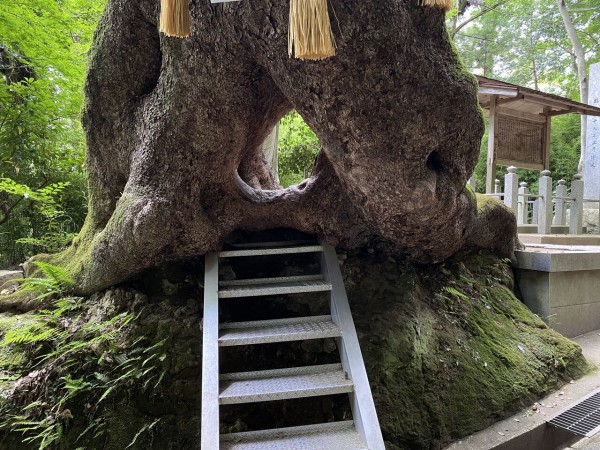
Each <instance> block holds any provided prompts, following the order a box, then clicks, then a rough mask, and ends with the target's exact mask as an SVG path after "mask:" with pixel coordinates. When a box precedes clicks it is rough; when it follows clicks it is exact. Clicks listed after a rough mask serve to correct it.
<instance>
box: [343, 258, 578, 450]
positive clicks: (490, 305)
mask: <svg viewBox="0 0 600 450" xmlns="http://www.w3.org/2000/svg"><path fill="white" fill-rule="evenodd" d="M356 264H357V265H358V266H359V268H358V269H356V268H353V267H352V266H353V265H356ZM344 270H345V271H347V272H348V273H353V274H355V273H362V274H363V278H361V279H359V280H357V279H356V277H355V276H354V277H353V281H354V286H353V287H352V288H351V289H350V290H349V296H350V298H351V300H352V309H353V313H354V317H355V320H356V326H357V328H358V329H359V330H360V331H361V336H363V339H362V340H361V345H362V347H363V353H364V354H365V355H367V356H366V358H367V370H368V373H369V377H370V380H371V383H372V389H373V392H374V395H375V399H376V403H377V406H378V413H379V417H380V422H381V423H382V427H383V430H384V436H385V438H386V441H387V443H386V444H387V448H390V449H400V448H403V449H404V448H410V449H421V448H423V449H425V448H437V447H439V446H442V445H444V444H445V443H447V442H448V441H449V440H451V439H456V438H459V437H462V436H465V435H467V434H469V433H472V432H474V431H476V430H479V429H481V428H484V427H486V426H488V425H489V424H491V423H492V422H493V421H495V420H498V419H499V418H502V417H504V416H505V415H506V414H508V413H509V412H511V411H515V410H516V409H518V408H519V407H521V406H523V405H525V404H527V402H529V401H532V400H533V399H537V398H539V397H540V396H541V395H543V394H544V393H547V392H549V391H551V390H553V389H556V388H557V387H558V386H560V384H561V383H563V382H565V381H566V380H570V379H572V378H575V377H578V376H580V375H582V374H583V373H584V372H585V371H586V370H588V366H587V363H586V361H585V360H584V358H583V357H582V355H581V349H580V348H579V346H578V345H577V344H575V343H573V342H571V341H569V340H568V339H566V338H564V337H562V336H560V335H559V334H558V333H556V332H554V331H553V330H550V329H549V328H548V327H547V326H546V325H545V324H544V322H543V321H542V320H541V319H540V318H539V317H537V316H535V315H534V314H532V313H531V311H529V310H528V309H527V308H526V307H525V306H524V305H523V303H522V302H520V301H519V300H518V299H517V298H516V297H515V295H514V294H513V292H512V290H511V287H512V272H511V268H510V266H509V265H508V264H506V263H505V262H503V261H500V260H499V259H497V258H495V257H493V256H491V255H489V254H488V253H486V252H481V253H477V254H472V255H469V256H468V257H467V258H466V259H464V260H462V261H457V260H453V261H448V262H447V263H445V264H444V265H442V266H437V267H431V266H430V267H427V268H421V269H418V270H416V271H414V270H413V269H411V268H408V267H406V268H401V267H397V268H395V269H393V268H390V267H389V266H388V265H384V266H380V265H369V266H364V262H359V261H356V260H348V261H347V262H346V264H345V266H344Z"/></svg>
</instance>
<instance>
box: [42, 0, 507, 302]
mask: <svg viewBox="0 0 600 450" xmlns="http://www.w3.org/2000/svg"><path fill="white" fill-rule="evenodd" d="M159 3H160V2H159V1H158V0H109V2H108V5H107V8H106V11H105V14H104V16H103V18H102V20H101V22H100V25H99V27H98V30H97V32H96V37H95V44H94V47H93V50H92V52H91V64H90V69H89V74H88V79H87V83H86V88H85V94H86V99H87V101H86V105H85V110H84V114H83V121H84V127H85V130H86V133H87V146H88V151H87V166H88V170H89V184H90V210H89V215H88V217H87V220H86V224H85V226H84V229H83V230H82V231H81V233H80V235H79V236H78V237H77V238H76V240H75V241H74V243H73V245H72V247H71V248H70V249H68V250H67V251H66V252H64V253H63V254H61V255H60V256H59V257H58V258H55V259H54V261H55V262H58V263H60V264H62V265H64V266H66V267H67V268H68V269H69V271H70V272H71V273H72V274H73V275H74V276H75V279H76V281H77V286H78V291H80V293H91V292H94V291H97V290H100V289H102V288H105V287H107V286H110V285H113V284H116V283H119V282H121V281H123V280H125V279H127V278H128V277H130V276H131V275H133V274H134V273H136V272H140V271H142V270H143V269H145V268H148V267H150V266H154V265H156V264H159V263H161V262H164V261H168V260H178V259H183V258H188V257H190V256H194V255H202V254H205V253H207V252H209V251H215V250H217V249H219V248H220V247H221V246H222V244H223V242H224V240H225V238H226V237H227V236H228V235H229V234H230V233H231V232H233V231H235V230H237V229H244V230H259V229H268V228H277V227H290V228H296V229H299V230H302V231H305V232H309V233H313V234H317V235H319V236H320V237H321V238H324V239H326V240H327V241H328V242H330V243H332V244H335V245H340V246H342V247H346V248H353V247H359V246H362V245H365V244H367V243H369V242H373V241H374V240H376V241H377V242H383V243H385V245H384V246H385V248H386V249H387V251H390V252H396V253H400V252H403V253H407V254H409V255H410V256H411V257H412V258H413V259H414V260H416V261H418V262H425V263H428V262H435V261H441V260H444V259H446V258H448V257H449V256H451V255H452V254H454V253H455V252H456V251H457V250H458V249H460V248H461V247H462V246H463V245H464V244H465V242H467V241H468V237H469V236H468V235H469V234H470V230H471V229H472V228H473V224H474V223H475V219H476V215H477V212H476V208H475V198H474V196H473V195H471V194H469V193H468V192H467V191H466V190H465V183H466V181H467V179H468V177H469V176H470V175H471V173H472V171H473V168H474V166H475V163H476V161H477V156H478V154H479V145H480V139H481V136H482V133H483V120H482V117H481V113H480V110H479V107H478V104H477V99H476V83H475V81H474V79H473V77H471V76H470V75H469V74H468V73H466V72H465V70H464V69H463V67H462V66H461V64H460V62H459V61H458V59H457V56H456V54H455V53H454V51H453V49H452V46H451V43H450V41H449V38H448V35H447V32H446V29H445V26H444V14H443V12H442V11H441V10H439V9H435V8H428V7H422V6H420V5H419V4H418V3H419V2H418V1H416V0H414V1H412V0H393V1H378V0H360V1H358V0H333V1H331V2H329V4H330V16H331V18H332V26H333V32H334V35H335V39H336V43H337V55H336V56H335V57H333V58H330V59H327V60H323V61H300V60H296V59H290V58H288V54H287V32H288V14H289V11H288V8H289V5H288V3H287V2H283V1H279V0H252V1H249V0H244V1H241V2H232V3H224V4H214V5H211V4H210V3H209V2H208V1H204V0H203V1H199V0H193V1H192V2H191V3H190V10H191V15H192V36H191V37H190V38H189V39H178V38H169V37H165V36H163V35H160V34H159V32H158V27H157V23H158V17H159ZM291 108H296V109H297V110H298V112H299V113H300V114H301V115H302V117H303V118H304V119H305V120H306V122H307V123H308V124H309V125H310V127H311V128H312V129H313V130H314V131H315V133H316V134H317V136H318V137H319V139H320V140H321V143H322V145H323V149H322V151H321V152H320V153H319V156H318V158H317V161H316V164H315V167H314V169H313V173H312V176H311V177H309V178H308V179H307V180H305V181H304V182H302V183H301V184H299V185H298V186H292V187H290V188H287V189H280V188H279V186H278V185H277V183H276V182H275V181H274V179H273V177H272V176H271V174H270V173H269V170H268V167H267V166H266V165H265V161H264V158H263V156H262V151H261V144H262V142H263V140H264V139H265V137H266V136H267V135H268V133H269V131H270V130H271V129H272V128H273V126H274V125H275V124H276V123H277V121H278V120H279V119H280V118H281V117H282V116H283V115H284V114H285V113H286V112H288V111H289V110H290V109H291ZM502 211H504V210H502ZM500 214H501V215H502V214H504V216H503V217H504V218H505V219H506V220H505V222H506V223H510V222H511V220H512V221H513V222H514V219H512V218H511V216H510V214H508V215H506V214H505V213H504V212H501V213H500ZM513 228H514V227H513ZM513 228H511V227H510V226H509V227H508V229H507V228H502V227H499V228H498V229H497V230H496V231H490V230H488V232H487V236H488V237H487V238H486V239H487V240H489V235H493V234H498V235H502V234H504V235H505V234H506V233H508V234H511V233H513V232H514V229H513ZM511 239H512V234H511ZM471 240H473V239H471ZM475 241H477V239H475ZM486 242H487V241H486ZM511 242H512V240H511ZM476 244H477V242H475V245H476ZM486 246H487V244H486ZM511 252H512V246H511V247H510V248H505V249H504V254H503V255H502V256H509V255H510V254H511ZM501 253H502V252H501Z"/></svg>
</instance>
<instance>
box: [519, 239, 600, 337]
mask: <svg viewBox="0 0 600 450" xmlns="http://www.w3.org/2000/svg"><path fill="white" fill-rule="evenodd" d="M516 256H517V261H518V264H517V267H518V269H517V271H516V279H517V283H518V285H519V288H520V290H521V294H522V296H523V300H524V302H525V304H526V305H527V306H528V307H529V309H531V310H532V311H533V312H534V313H535V314H537V315H538V316H540V317H541V318H542V319H543V320H544V321H545V322H546V323H547V324H548V325H549V326H550V327H552V328H554V329H555V330H556V331H558V332H559V333H562V334H564V335H565V336H567V337H574V336H579V335H581V334H584V333H588V332H590V331H593V330H597V329H600V297H599V296H598V292H600V246H579V245H552V244H537V245H535V244H533V245H531V244H530V246H528V247H526V248H525V250H521V251H517V252H516Z"/></svg>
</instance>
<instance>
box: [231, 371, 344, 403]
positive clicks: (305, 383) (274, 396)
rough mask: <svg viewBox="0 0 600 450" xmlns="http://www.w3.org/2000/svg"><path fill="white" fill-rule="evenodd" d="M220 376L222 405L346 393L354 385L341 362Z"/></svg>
mask: <svg viewBox="0 0 600 450" xmlns="http://www.w3.org/2000/svg"><path fill="white" fill-rule="evenodd" d="M219 378H220V380H221V386H220V393H219V403H220V404H222V405H231V404H235V403H253V402H269V401H273V400H285V399H289V398H304V397H316V396H319V395H334V394H345V393H348V392H352V390H353V389H354V384H353V383H352V380H350V379H349V378H348V375H347V374H346V372H344V371H343V370H342V365H341V364H325V365H320V366H308V367H293V368H289V369H276V370H261V371H256V372H240V373H227V374H223V375H221V376H220V377H219Z"/></svg>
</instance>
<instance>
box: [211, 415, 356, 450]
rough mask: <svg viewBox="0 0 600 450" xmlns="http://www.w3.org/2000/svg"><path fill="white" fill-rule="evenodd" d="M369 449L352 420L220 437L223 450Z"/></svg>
mask: <svg viewBox="0 0 600 450" xmlns="http://www.w3.org/2000/svg"><path fill="white" fill-rule="evenodd" d="M292 449H295V450H299V449H302V450H334V449H335V450H368V449H367V446H366V445H365V443H364V441H363V439H362V438H361V437H360V435H359V434H358V433H357V432H356V430H355V428H354V422H353V421H351V420H350V421H344V422H332V423H324V424H318V425H308V426H302V427H291V428H277V429H273V430H263V431H250V432H245V433H231V434H223V435H221V450H292Z"/></svg>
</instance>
